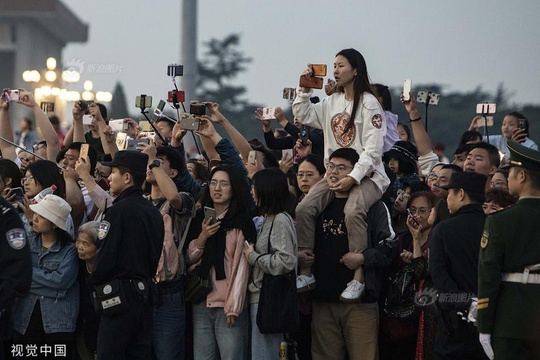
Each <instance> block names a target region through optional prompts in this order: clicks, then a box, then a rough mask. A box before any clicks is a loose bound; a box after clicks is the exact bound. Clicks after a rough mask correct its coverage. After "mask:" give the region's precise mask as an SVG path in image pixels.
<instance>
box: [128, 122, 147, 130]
mask: <svg viewBox="0 0 540 360" xmlns="http://www.w3.org/2000/svg"><path fill="white" fill-rule="evenodd" d="M128 126H129V124H128ZM139 126H140V127H141V131H145V132H147V131H153V129H152V126H151V125H150V122H149V121H148V120H140V121H139Z"/></svg>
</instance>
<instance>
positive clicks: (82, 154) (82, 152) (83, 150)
mask: <svg viewBox="0 0 540 360" xmlns="http://www.w3.org/2000/svg"><path fill="white" fill-rule="evenodd" d="M89 147H90V145H88V144H81V150H80V151H79V157H80V158H83V159H86V158H87V157H88V148H89Z"/></svg>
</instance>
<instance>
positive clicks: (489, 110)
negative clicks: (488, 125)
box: [476, 103, 497, 115]
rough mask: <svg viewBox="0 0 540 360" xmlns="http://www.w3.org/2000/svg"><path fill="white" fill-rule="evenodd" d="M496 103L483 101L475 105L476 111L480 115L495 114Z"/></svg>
mask: <svg viewBox="0 0 540 360" xmlns="http://www.w3.org/2000/svg"><path fill="white" fill-rule="evenodd" d="M495 110H497V104H490V103H483V104H477V105H476V113H477V114H480V115H488V114H495Z"/></svg>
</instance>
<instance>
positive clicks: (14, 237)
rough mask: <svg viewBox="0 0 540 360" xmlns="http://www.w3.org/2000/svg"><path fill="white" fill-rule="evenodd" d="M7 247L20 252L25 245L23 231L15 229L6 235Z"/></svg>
mask: <svg viewBox="0 0 540 360" xmlns="http://www.w3.org/2000/svg"><path fill="white" fill-rule="evenodd" d="M6 239H7V241H8V244H9V246H11V247H12V248H13V249H15V250H21V249H22V248H23V247H24V245H26V233H25V232H24V229H20V228H15V229H11V230H9V231H8V232H7V233H6Z"/></svg>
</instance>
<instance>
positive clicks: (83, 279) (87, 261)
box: [75, 221, 101, 360]
mask: <svg viewBox="0 0 540 360" xmlns="http://www.w3.org/2000/svg"><path fill="white" fill-rule="evenodd" d="M99 224H100V223H99V221H89V222H87V223H84V224H83V225H81V226H80V227H79V231H78V234H77V240H76V241H75V247H76V248H77V254H78V255H79V259H80V262H79V285H80V286H81V291H80V296H81V303H80V311H79V319H78V320H77V350H78V352H79V357H80V358H81V359H82V360H87V359H88V360H94V359H95V356H96V351H97V333H98V329H99V321H100V316H99V315H98V314H96V312H95V310H94V305H93V302H92V293H93V291H94V285H93V283H92V270H93V268H94V258H95V257H96V252H97V250H98V249H99V247H100V246H101V241H100V240H99V238H98V232H99Z"/></svg>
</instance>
